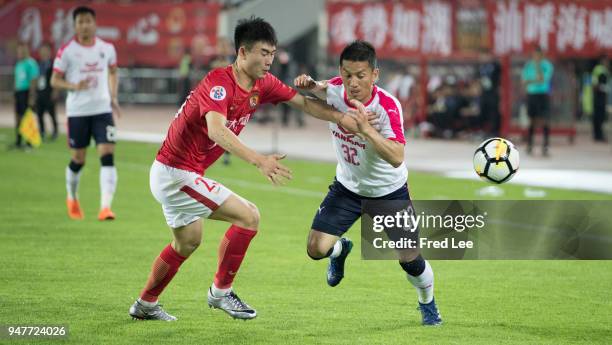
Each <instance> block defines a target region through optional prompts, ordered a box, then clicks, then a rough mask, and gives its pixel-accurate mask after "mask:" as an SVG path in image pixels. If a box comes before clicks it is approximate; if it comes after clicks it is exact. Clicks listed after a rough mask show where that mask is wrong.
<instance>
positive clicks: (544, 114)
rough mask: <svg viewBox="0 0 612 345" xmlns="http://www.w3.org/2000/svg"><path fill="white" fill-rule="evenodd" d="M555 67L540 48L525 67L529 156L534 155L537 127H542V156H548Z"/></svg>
mask: <svg viewBox="0 0 612 345" xmlns="http://www.w3.org/2000/svg"><path fill="white" fill-rule="evenodd" d="M553 71H554V67H553V65H552V63H551V62H550V61H548V60H547V59H546V58H545V57H544V54H543V52H542V49H541V48H540V47H537V48H536V49H535V51H534V52H533V55H532V59H531V60H529V61H527V63H526V64H525V66H524V67H523V73H522V81H523V85H524V86H525V89H526V91H527V114H528V115H529V132H528V134H527V154H532V153H533V135H534V132H535V128H536V127H538V128H539V127H542V128H543V131H544V142H543V147H542V155H544V156H548V154H549V152H548V146H549V136H550V113H549V110H550V96H549V94H550V81H551V79H552V76H553Z"/></svg>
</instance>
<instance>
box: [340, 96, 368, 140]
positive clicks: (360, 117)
mask: <svg viewBox="0 0 612 345" xmlns="http://www.w3.org/2000/svg"><path fill="white" fill-rule="evenodd" d="M350 102H351V104H352V105H353V107H355V109H349V110H348V111H347V112H346V113H347V114H348V115H349V116H350V117H352V118H353V119H354V120H355V122H356V123H357V128H358V129H359V133H362V134H366V132H367V131H369V130H375V129H374V127H373V126H372V125H371V124H370V117H371V116H370V114H368V113H369V112H368V111H367V110H366V108H365V106H364V105H363V104H362V103H361V102H359V101H358V100H355V99H352V100H351V101H350Z"/></svg>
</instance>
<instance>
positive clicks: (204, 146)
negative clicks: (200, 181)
mask: <svg viewBox="0 0 612 345" xmlns="http://www.w3.org/2000/svg"><path fill="white" fill-rule="evenodd" d="M296 93H297V91H295V90H294V89H292V88H290V87H289V86H287V85H285V84H283V83H282V82H281V81H280V80H278V79H277V78H276V77H275V76H273V75H272V74H270V73H266V75H265V76H264V77H263V78H261V79H258V80H256V81H255V85H254V86H253V88H251V90H250V91H246V90H244V89H243V88H242V87H240V85H238V83H237V82H236V79H235V78H234V74H233V72H232V66H231V65H230V66H227V67H223V68H216V69H214V70H212V71H210V72H209V73H208V74H207V75H206V77H205V78H204V79H202V81H201V82H200V83H199V84H198V86H197V87H196V88H195V89H194V90H193V91H191V94H190V95H189V96H188V97H187V99H186V100H185V103H183V105H182V106H181V108H180V109H179V111H178V112H177V114H176V116H175V118H174V121H172V123H171V124H170V128H169V129H168V134H167V135H166V139H165V140H164V142H163V144H162V146H161V148H160V149H159V151H158V152H157V157H156V159H157V160H158V161H160V162H161V163H163V164H166V165H168V166H171V167H174V168H177V169H182V170H187V171H193V172H196V173H198V174H204V171H205V170H206V169H207V168H208V167H209V166H211V165H212V164H213V163H214V162H215V161H216V160H217V159H219V157H221V155H222V154H223V152H225V150H224V149H223V148H222V147H221V146H219V145H217V144H216V143H215V142H214V141H212V140H211V139H210V138H209V137H208V126H207V124H206V118H205V115H206V113H208V112H209V111H214V112H217V113H219V114H222V115H223V116H225V117H226V119H227V120H226V122H225V126H226V127H227V128H228V129H229V130H231V131H232V132H234V134H236V135H239V134H240V132H241V131H242V129H243V128H244V126H245V125H246V123H247V122H248V121H249V119H250V118H251V116H252V115H253V113H254V112H255V111H256V110H257V107H258V106H259V105H260V104H265V103H273V104H277V103H280V102H285V101H288V100H290V99H292V98H293V96H295V94H296Z"/></svg>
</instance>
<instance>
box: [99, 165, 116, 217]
mask: <svg viewBox="0 0 612 345" xmlns="http://www.w3.org/2000/svg"><path fill="white" fill-rule="evenodd" d="M116 188H117V168H115V167H114V166H102V167H100V196H101V197H100V208H101V209H104V208H110V207H111V203H112V202H113V195H114V194H115V189H116Z"/></svg>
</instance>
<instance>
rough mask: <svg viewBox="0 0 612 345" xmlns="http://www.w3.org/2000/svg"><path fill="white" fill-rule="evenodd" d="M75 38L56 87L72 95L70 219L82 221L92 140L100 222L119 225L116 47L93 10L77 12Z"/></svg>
mask: <svg viewBox="0 0 612 345" xmlns="http://www.w3.org/2000/svg"><path fill="white" fill-rule="evenodd" d="M72 18H73V21H74V30H75V32H76V35H75V37H74V38H73V39H71V40H70V41H69V42H68V43H66V44H65V45H64V46H63V47H62V48H60V49H59V50H58V52H57V56H56V57H55V62H54V64H53V75H52V76H51V86H52V87H54V88H56V89H65V90H68V97H67V99H66V115H67V117H68V144H69V146H70V148H71V160H70V163H69V164H68V167H67V168H66V189H67V192H68V198H67V200H66V204H67V206H68V215H69V216H70V218H72V219H83V217H84V215H83V211H82V210H81V206H80V205H79V200H78V193H77V189H78V186H79V179H80V176H81V173H80V172H81V169H82V168H83V165H84V164H85V157H86V154H87V151H86V150H87V146H89V142H90V139H91V137H93V138H94V140H95V141H96V147H97V151H98V155H99V156H100V163H101V164H102V167H101V168H100V193H101V205H100V212H99V214H98V219H99V220H112V219H115V214H114V213H113V212H112V211H111V203H112V200H113V195H114V193H115V189H116V186H117V169H116V168H115V163H114V158H113V154H114V151H115V122H114V120H113V111H114V113H115V115H117V116H120V115H121V113H120V109H119V103H118V101H117V91H118V85H119V73H118V71H117V54H116V52H115V47H114V46H113V45H112V44H111V43H108V42H105V41H103V40H101V39H100V38H99V37H96V14H95V12H94V10H92V9H91V8H88V7H77V8H76V9H75V10H74V11H73V12H72Z"/></svg>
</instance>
